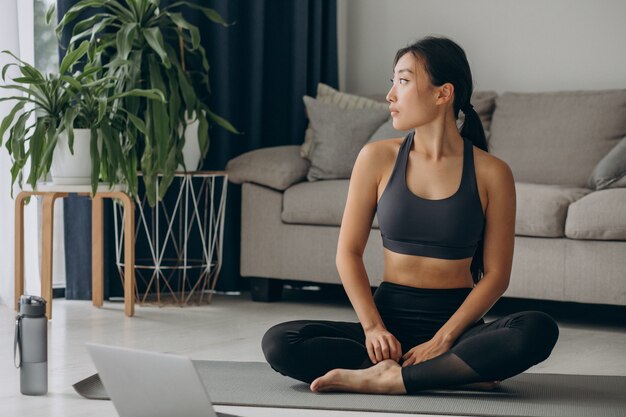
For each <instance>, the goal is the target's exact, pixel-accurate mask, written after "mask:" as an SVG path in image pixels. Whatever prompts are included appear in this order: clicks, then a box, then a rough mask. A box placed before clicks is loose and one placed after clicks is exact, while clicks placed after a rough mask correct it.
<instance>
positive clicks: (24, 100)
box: [0, 41, 165, 194]
mask: <svg viewBox="0 0 626 417" xmlns="http://www.w3.org/2000/svg"><path fill="white" fill-rule="evenodd" d="M3 53H6V54H9V55H11V56H13V58H14V59H15V60H16V61H17V62H16V63H10V64H7V65H5V67H4V68H3V71H2V78H3V81H6V72H7V70H8V69H9V68H10V67H11V66H16V67H17V68H18V69H19V71H20V73H21V75H22V76H21V77H18V78H15V79H13V81H14V82H16V83H19V84H7V85H4V86H2V88H7V89H14V90H18V91H22V92H24V93H26V95H25V96H13V97H7V98H4V99H2V100H15V101H17V104H16V106H15V107H14V108H13V109H12V111H11V112H10V113H9V114H8V115H7V116H6V117H5V118H4V120H3V121H2V123H1V124H0V145H1V144H2V137H3V136H4V134H5V133H6V132H7V130H8V131H9V135H8V138H7V141H6V146H7V149H8V150H9V153H10V154H11V156H12V158H13V167H12V169H11V172H12V180H13V183H14V182H15V180H16V179H17V180H18V182H19V184H20V186H21V184H22V177H23V170H24V168H25V165H26V162H27V161H28V160H29V159H30V175H29V177H28V180H27V181H28V183H29V184H30V185H31V186H32V187H33V188H36V184H37V181H38V180H39V179H40V178H45V177H46V176H47V174H48V172H49V171H50V172H51V174H52V179H53V182H54V183H57V184H91V185H92V191H93V192H95V191H96V189H97V186H98V182H99V181H100V180H103V181H106V182H109V183H127V184H128V185H129V189H130V192H131V193H132V194H136V190H137V185H136V173H135V171H136V160H135V161H133V159H132V155H131V156H130V157H129V156H128V155H129V154H133V152H132V147H133V144H132V143H129V142H128V138H127V137H126V136H125V135H123V134H122V133H123V132H124V130H125V127H126V124H127V123H131V124H133V125H134V126H136V128H137V129H140V130H142V129H143V130H145V126H144V124H143V122H142V121H141V120H140V119H138V118H136V117H134V116H133V115H132V114H129V113H128V112H127V111H126V109H124V108H123V107H122V106H120V103H121V100H122V99H124V98H125V97H131V96H132V97H145V98H147V99H150V100H157V101H160V102H165V98H164V97H163V95H162V93H161V92H160V91H157V90H141V89H134V90H130V91H127V92H122V93H116V92H115V91H114V86H115V80H114V79H113V78H112V77H111V76H105V75H103V68H102V66H100V65H99V64H98V62H97V57H96V50H95V47H94V46H93V44H90V43H89V42H87V41H85V42H83V43H81V44H80V46H79V47H78V48H76V49H75V50H73V49H70V50H69V51H68V53H67V54H66V56H65V57H64V59H63V61H62V62H61V65H60V67H59V71H60V74H58V75H55V74H48V75H44V74H42V73H41V72H40V71H39V70H37V69H36V68H34V67H33V66H31V65H30V64H28V63H26V62H24V61H22V60H20V59H18V58H17V57H15V55H13V54H12V53H11V52H9V51H3ZM82 58H89V60H88V62H87V63H86V64H85V65H84V68H83V70H82V71H75V72H74V73H73V74H72V73H70V71H71V70H72V67H73V66H74V65H75V64H76V63H77V62H79V61H80V60H81V59H82ZM27 105H30V107H29V108H28V110H27V111H25V112H23V113H21V114H19V113H20V111H22V110H23V109H24V108H25V106H27ZM18 114H19V116H18ZM33 114H34V115H35V120H34V123H33V124H32V125H30V126H28V127H27V126H26V124H27V123H28V120H29V119H30V118H31V115H33ZM16 117H17V119H16ZM14 120H16V121H15V123H13V121H14ZM9 127H10V129H9ZM27 145H28V146H27Z"/></svg>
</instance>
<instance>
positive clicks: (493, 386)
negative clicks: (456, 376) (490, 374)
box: [452, 381, 500, 391]
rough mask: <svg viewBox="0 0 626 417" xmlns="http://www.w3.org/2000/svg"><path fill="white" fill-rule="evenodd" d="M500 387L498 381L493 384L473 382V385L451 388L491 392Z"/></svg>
mask: <svg viewBox="0 0 626 417" xmlns="http://www.w3.org/2000/svg"><path fill="white" fill-rule="evenodd" d="M499 386H500V381H493V382H475V383H473V384H466V385H459V386H457V387H452V388H453V389H456V388H462V389H476V390H480V391H492V390H494V389H496V388H497V387H499Z"/></svg>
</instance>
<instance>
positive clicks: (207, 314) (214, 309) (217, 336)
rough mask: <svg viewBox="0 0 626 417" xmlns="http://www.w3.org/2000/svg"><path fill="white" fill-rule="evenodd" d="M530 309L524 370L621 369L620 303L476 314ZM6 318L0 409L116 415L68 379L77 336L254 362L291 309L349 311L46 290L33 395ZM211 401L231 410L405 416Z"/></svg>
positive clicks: (309, 295)
mask: <svg viewBox="0 0 626 417" xmlns="http://www.w3.org/2000/svg"><path fill="white" fill-rule="evenodd" d="M334 293H336V292H334ZM531 309H542V310H544V311H546V312H548V313H550V314H552V315H553V317H554V318H555V319H556V320H557V321H558V323H559V326H560V330H561V332H560V337H559V340H558V343H557V345H556V347H555V349H554V351H553V353H552V355H551V357H550V358H548V360H547V361H545V362H543V363H541V364H538V365H536V366H534V367H533V368H531V369H529V370H528V371H529V372H547V373H574V374H596V375H625V376H626V350H625V346H626V314H625V312H626V308H615V307H612V308H608V307H605V308H599V306H593V305H579V304H575V303H547V304H541V303H537V302H533V301H530V300H526V301H524V300H515V299H502V300H501V301H500V302H498V304H496V306H495V307H494V308H493V309H492V310H491V312H490V314H488V315H487V317H486V320H487V321H491V320H492V319H496V318H498V317H499V316H501V315H504V314H508V313H512V312H514V311H521V310H531ZM14 317H15V313H14V312H13V310H12V308H10V307H9V306H6V305H2V306H0V415H1V416H3V417H5V416H6V417H9V416H11V417H12V416H25V415H31V416H46V417H56V416H59V417H61V416H62V417H72V416H77V417H78V416H80V417H83V416H90V417H104V416H116V415H117V414H116V412H115V409H114V407H113V404H112V403H111V402H110V401H94V400H86V399H83V398H82V397H80V396H79V395H78V394H76V393H75V392H74V390H73V388H72V384H73V383H75V382H77V381H79V380H81V379H83V378H85V377H87V376H89V375H91V374H92V373H94V372H95V368H94V366H93V364H92V363H91V360H90V358H89V356H88V353H87V351H86V349H85V347H84V343H85V342H96V343H105V344H113V345H122V346H127V347H132V348H140V349H147V350H154V351H160V352H171V353H177V354H181V355H185V356H189V357H191V358H192V359H205V360H230V361H263V354H262V352H261V349H260V341H261V337H262V335H263V333H264V331H265V330H266V329H267V328H269V327H270V326H271V325H273V324H275V323H278V322H281V321H286V320H295V319H300V318H303V319H304V318H316V319H328V320H355V319H356V316H355V315H354V313H353V311H352V309H351V308H350V306H349V304H348V303H347V302H346V301H345V299H344V298H342V297H337V296H332V295H331V296H328V295H324V293H322V294H321V295H320V293H313V292H310V291H301V290H292V291H288V292H287V294H286V301H282V302H280V303H271V304H266V303H254V302H252V301H250V300H249V294H248V293H243V294H241V295H234V296H233V295H220V294H218V295H216V296H215V297H214V300H213V303H212V304H211V305H205V306H196V307H184V308H180V307H173V306H168V307H162V308H159V307H157V306H144V307H141V306H138V307H137V308H136V315H135V317H133V318H128V317H125V316H124V314H123V304H122V303H119V302H105V305H104V307H103V308H100V309H98V308H95V307H92V306H91V302H89V301H67V300H65V299H55V300H54V303H53V320H52V321H51V322H50V323H49V353H48V355H49V393H48V395H46V396H43V397H27V396H22V395H21V394H20V392H19V371H18V370H16V369H14V367H13V361H12V357H13V332H14ZM215 408H216V410H217V411H222V412H227V413H232V414H238V415H241V416H267V417H270V416H271V417H281V416H290V417H291V416H310V417H313V416H329V417H333V416H353V417H356V416H364V417H367V416H370V417H374V416H376V417H383V416H387V417H388V416H398V417H399V416H406V414H386V413H363V412H339V411H336V412H331V411H327V410H320V411H316V410H294V409H278V408H276V409H272V408H253V407H224V406H216V407H215ZM439 417H441V416H439Z"/></svg>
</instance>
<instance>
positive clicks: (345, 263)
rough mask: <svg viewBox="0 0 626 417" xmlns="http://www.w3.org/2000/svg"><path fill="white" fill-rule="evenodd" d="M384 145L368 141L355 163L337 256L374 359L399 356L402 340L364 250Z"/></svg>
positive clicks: (371, 218)
mask: <svg viewBox="0 0 626 417" xmlns="http://www.w3.org/2000/svg"><path fill="white" fill-rule="evenodd" d="M381 145H382V144H380V143H372V144H367V145H365V146H364V147H363V148H362V149H361V151H360V153H359V155H358V157H357V160H356V162H355V164H354V168H353V169H352V175H351V177H350V187H349V190H348V197H347V201H346V207H345V209H344V213H343V218H342V220H341V229H340V231H339V241H338V244H337V257H336V263H337V270H338V272H339V276H340V277H341V282H342V284H343V286H344V288H345V291H346V293H347V294H348V298H349V299H350V302H351V303H352V306H353V307H354V310H355V312H356V315H357V317H358V318H359V321H360V323H361V325H362V326H363V330H364V331H365V333H366V336H367V338H368V341H367V342H366V344H367V348H368V352H369V353H370V359H372V362H374V363H376V361H377V360H382V359H387V358H393V359H396V360H397V359H399V357H400V355H401V354H402V352H401V348H400V344H399V343H398V341H397V340H396V339H395V337H393V335H391V333H389V332H387V331H386V329H385V326H384V324H383V321H382V319H381V317H380V314H379V312H378V309H377V308H376V305H375V304H374V298H373V297H372V292H371V289H370V283H369V279H368V276H367V272H366V270H365V265H364V263H363V252H364V251H365V246H366V244H367V240H368V238H369V235H370V230H371V227H372V221H373V220H374V215H375V213H376V203H377V198H378V184H379V181H380V171H381V169H380V167H381V162H382V158H384V152H382V153H381V149H380V148H381ZM383 146H384V145H383ZM377 148H378V149H377ZM374 359H376V360H374Z"/></svg>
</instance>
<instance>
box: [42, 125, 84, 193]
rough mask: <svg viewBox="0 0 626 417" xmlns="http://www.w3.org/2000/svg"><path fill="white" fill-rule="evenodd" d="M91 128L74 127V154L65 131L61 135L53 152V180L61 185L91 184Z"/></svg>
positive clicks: (51, 166) (51, 169) (51, 170)
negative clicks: (71, 151)
mask: <svg viewBox="0 0 626 417" xmlns="http://www.w3.org/2000/svg"><path fill="white" fill-rule="evenodd" d="M89 147H90V131H89V129H74V154H73V155H72V154H71V153H70V147H69V145H68V142H67V134H66V133H65V132H63V133H61V134H60V135H59V139H58V141H57V145H56V147H55V148H54V153H53V154H52V165H50V174H51V175H52V182H53V183H55V184H60V185H88V184H91V154H90V153H89Z"/></svg>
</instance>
